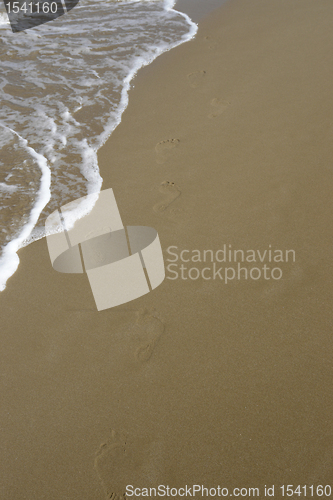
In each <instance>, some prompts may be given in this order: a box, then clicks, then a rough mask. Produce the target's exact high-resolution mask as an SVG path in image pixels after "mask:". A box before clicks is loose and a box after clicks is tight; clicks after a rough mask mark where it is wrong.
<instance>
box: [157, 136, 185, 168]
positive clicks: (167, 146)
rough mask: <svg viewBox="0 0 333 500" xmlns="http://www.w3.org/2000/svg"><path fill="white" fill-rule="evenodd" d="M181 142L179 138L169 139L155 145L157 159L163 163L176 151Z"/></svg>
mask: <svg viewBox="0 0 333 500" xmlns="http://www.w3.org/2000/svg"><path fill="white" fill-rule="evenodd" d="M179 143H180V140H179V139H167V140H165V141H161V142H159V143H158V144H156V146H155V151H156V161H157V163H159V164H160V165H162V164H163V163H164V162H165V161H166V160H167V159H168V158H169V156H171V155H172V154H173V153H174V150H175V148H176V147H177V146H178V144H179Z"/></svg>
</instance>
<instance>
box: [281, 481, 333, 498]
mask: <svg viewBox="0 0 333 500" xmlns="http://www.w3.org/2000/svg"><path fill="white" fill-rule="evenodd" d="M280 489H281V494H282V496H283V497H284V496H287V497H292V496H294V495H295V496H299V497H300V496H301V495H302V496H304V497H306V496H309V497H313V496H316V497H330V496H331V494H332V488H331V486H330V485H329V484H327V485H326V486H322V485H321V484H319V485H318V486H313V485H312V486H301V485H298V486H294V485H293V484H288V486H280Z"/></svg>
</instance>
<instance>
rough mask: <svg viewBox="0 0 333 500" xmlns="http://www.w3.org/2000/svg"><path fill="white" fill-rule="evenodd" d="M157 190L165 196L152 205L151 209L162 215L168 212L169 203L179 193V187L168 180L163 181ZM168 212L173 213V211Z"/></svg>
mask: <svg viewBox="0 0 333 500" xmlns="http://www.w3.org/2000/svg"><path fill="white" fill-rule="evenodd" d="M159 192H160V193H162V194H163V195H164V196H165V199H164V200H163V201H161V202H159V203H156V205H154V207H153V209H154V212H156V213H157V214H159V215H164V214H165V213H168V212H169V207H170V205H171V204H172V203H173V202H174V201H175V200H176V199H177V198H178V197H179V196H180V195H181V191H180V189H179V187H178V186H177V185H176V184H175V183H174V182H170V181H163V182H162V184H161V185H160V187H159ZM170 214H171V215H172V214H174V211H173V212H171V211H170Z"/></svg>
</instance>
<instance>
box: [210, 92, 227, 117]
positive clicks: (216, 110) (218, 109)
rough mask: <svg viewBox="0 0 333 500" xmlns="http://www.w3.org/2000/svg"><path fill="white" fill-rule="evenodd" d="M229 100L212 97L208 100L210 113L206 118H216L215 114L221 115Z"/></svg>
mask: <svg viewBox="0 0 333 500" xmlns="http://www.w3.org/2000/svg"><path fill="white" fill-rule="evenodd" d="M230 104H231V103H230V102H229V101H224V100H221V99H217V97H215V99H212V101H211V102H210V113H209V115H208V118H216V117H217V116H219V115H221V114H222V113H223V111H224V110H226V109H227V107H228V106H230Z"/></svg>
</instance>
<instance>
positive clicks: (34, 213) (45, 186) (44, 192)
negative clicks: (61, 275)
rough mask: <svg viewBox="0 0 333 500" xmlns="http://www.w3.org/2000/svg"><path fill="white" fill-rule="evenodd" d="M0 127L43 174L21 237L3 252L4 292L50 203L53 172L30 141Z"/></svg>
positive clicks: (1, 281)
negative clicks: (35, 161) (30, 236)
mask: <svg viewBox="0 0 333 500" xmlns="http://www.w3.org/2000/svg"><path fill="white" fill-rule="evenodd" d="M0 126H1V127H3V128H6V129H7V130H10V131H11V132H12V133H13V134H15V135H16V136H17V137H18V139H19V143H20V145H21V146H23V147H24V148H25V149H27V150H28V151H29V153H30V154H31V156H32V157H33V158H35V159H36V160H37V163H38V166H39V168H40V170H41V173H42V176H41V179H40V186H39V190H38V193H37V199H36V201H35V204H34V206H33V208H32V209H31V211H30V214H29V220H28V222H27V223H26V224H25V225H24V226H23V229H22V230H21V232H20V233H19V235H18V236H17V237H16V238H14V239H13V240H11V241H10V242H9V243H7V245H5V247H4V248H3V251H2V255H1V258H0V291H3V290H4V289H5V288H6V283H7V281H8V279H9V278H10V277H11V276H13V274H14V273H15V271H16V269H17V268H18V265H19V263H20V259H19V257H18V255H17V252H18V250H19V248H21V246H22V243H23V242H24V240H25V239H26V238H27V237H28V236H29V235H30V234H31V231H32V230H33V228H34V227H35V225H36V223H37V221H38V219H39V216H40V214H41V212H42V210H43V208H44V207H45V206H46V205H47V203H48V202H49V201H50V198H51V190H50V186H51V171H50V169H49V167H48V165H47V160H46V158H45V157H44V156H43V155H41V154H39V153H37V152H36V151H35V150H34V149H33V148H31V147H30V146H28V141H27V140H26V139H24V138H23V137H21V136H20V135H19V134H18V133H17V132H15V130H12V129H11V128H10V127H6V126H5V125H2V124H0Z"/></svg>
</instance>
